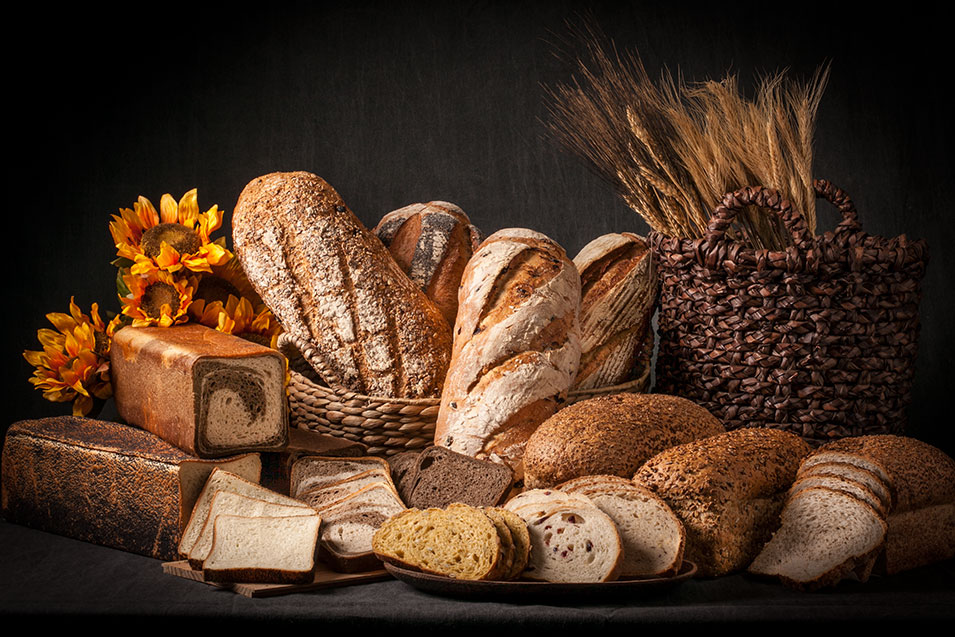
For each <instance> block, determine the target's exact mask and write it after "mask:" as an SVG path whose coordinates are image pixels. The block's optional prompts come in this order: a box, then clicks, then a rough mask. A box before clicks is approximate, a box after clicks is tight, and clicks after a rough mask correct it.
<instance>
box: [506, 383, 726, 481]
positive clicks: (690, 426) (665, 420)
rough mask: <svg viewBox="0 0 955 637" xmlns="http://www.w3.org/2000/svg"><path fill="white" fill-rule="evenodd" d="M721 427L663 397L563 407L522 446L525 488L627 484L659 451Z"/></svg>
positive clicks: (694, 408)
mask: <svg viewBox="0 0 955 637" xmlns="http://www.w3.org/2000/svg"><path fill="white" fill-rule="evenodd" d="M723 432H724V429H723V426H722V425H721V424H720V421H719V420H717V419H716V418H715V417H714V416H713V415H712V414H711V413H710V412H708V411H707V410H706V409H704V408H703V407H700V406H699V405H696V404H695V403H692V402H690V401H689V400H686V399H685V398H680V397H677V396H667V395H665V394H626V393H624V394H614V395H611V396H601V397H598V398H591V399H590V400H584V401H581V402H579V403H575V404H573V405H570V406H569V407H565V408H564V409H562V410H561V411H559V412H557V414H556V415H554V416H552V417H551V418H549V419H547V420H546V421H545V422H544V423H543V424H542V425H541V426H540V427H538V428H537V430H536V431H535V432H534V434H533V435H532V436H531V437H530V439H529V440H528V441H527V448H526V449H525V450H524V482H525V486H526V487H527V488H529V489H534V488H544V487H552V486H554V485H556V484H559V483H561V482H566V481H567V480H572V479H574V478H578V477H580V476H588V475H598V474H609V475H615V476H620V477H622V478H627V479H630V478H631V477H633V474H634V473H635V472H636V470H637V469H639V468H640V465H642V464H643V463H644V462H646V461H647V460H649V459H650V458H651V457H653V456H654V455H656V454H658V453H660V452H661V451H663V450H664V449H668V448H670V447H673V446H675V445H679V444H683V443H686V442H690V441H692V440H697V439H699V438H705V437H707V436H714V435H716V434H721V433H723Z"/></svg>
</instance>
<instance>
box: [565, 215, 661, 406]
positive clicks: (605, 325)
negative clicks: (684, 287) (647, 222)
mask: <svg viewBox="0 0 955 637" xmlns="http://www.w3.org/2000/svg"><path fill="white" fill-rule="evenodd" d="M574 265H576V266H577V270H578V271H579V272H580V286H581V303H580V343H581V354H580V370H579V371H578V372H577V379H576V381H575V382H574V388H575V389H591V388H594V387H606V386H608V385H617V384H619V383H622V382H625V381H627V380H629V379H630V376H631V375H632V372H633V368H634V365H635V363H636V362H637V360H638V358H639V356H640V350H641V348H642V346H643V344H644V341H645V339H646V336H647V332H648V330H649V329H650V316H651V315H652V314H653V304H654V302H655V299H656V278H655V276H654V271H653V267H652V265H653V259H652V256H651V254H650V250H649V247H648V246H647V242H646V241H645V240H644V239H643V238H642V237H640V236H637V235H635V234H632V233H630V232H624V233H621V234H616V233H612V234H606V235H603V236H600V237H597V238H596V239H594V240H593V241H591V242H590V243H588V244H587V245H586V246H584V247H583V249H582V250H581V251H580V252H579V253H578V254H577V256H576V257H574ZM651 345H652V342H651Z"/></svg>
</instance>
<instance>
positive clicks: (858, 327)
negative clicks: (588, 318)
mask: <svg viewBox="0 0 955 637" xmlns="http://www.w3.org/2000/svg"><path fill="white" fill-rule="evenodd" d="M814 185H815V189H816V194H817V196H818V197H822V198H825V199H827V200H828V201H829V202H831V203H832V204H833V205H835V206H836V207H837V208H838V209H839V211H840V212H841V213H842V221H841V222H840V223H839V224H838V226H837V227H836V229H835V231H834V232H828V233H826V234H824V235H822V236H819V237H813V236H812V235H811V233H810V232H809V230H808V228H807V226H806V222H805V219H803V217H802V216H801V215H800V214H799V213H798V212H797V211H795V210H793V208H792V206H791V205H790V203H789V202H788V201H786V200H785V199H783V198H782V197H781V196H780V195H779V193H777V192H776V191H773V190H768V189H763V188H758V187H753V188H744V189H742V190H739V191H737V192H734V193H730V194H727V195H726V196H725V197H724V199H723V201H722V203H721V204H720V205H719V206H718V207H717V208H716V210H715V212H714V213H713V216H712V218H711V220H710V224H709V227H708V228H707V232H706V235H705V237H704V238H703V239H679V238H673V237H666V236H663V235H661V234H659V233H651V235H650V243H651V246H652V249H653V251H654V257H655V259H656V260H657V265H658V267H659V270H658V272H659V275H660V282H661V295H660V314H659V317H658V321H659V325H658V334H659V337H660V348H659V354H658V359H657V366H656V380H657V386H656V391H659V392H663V393H672V394H678V395H681V396H685V397H687V398H689V399H691V400H695V401H697V402H699V403H700V404H702V405H703V406H705V407H706V408H707V409H709V410H710V411H711V412H712V413H713V414H714V415H716V416H717V417H719V418H720V419H722V420H723V423H724V424H725V425H726V427H727V428H736V427H743V426H764V427H773V428H777V429H784V430H788V431H791V432H793V433H796V434H798V435H800V436H802V437H803V438H805V439H806V440H808V441H809V442H811V443H820V442H825V441H827V440H832V439H834V438H840V437H844V436H856V435H863V434H874V433H901V432H902V431H903V430H904V427H905V413H904V410H905V407H906V406H907V405H908V403H909V402H910V401H911V387H912V376H913V371H914V363H915V356H916V353H917V351H918V333H919V302H920V300H921V279H922V276H923V275H924V272H925V265H926V261H927V247H926V244H925V242H924V241H909V240H907V239H906V238H905V236H904V235H903V236H900V237H896V238H893V239H886V238H883V237H877V236H871V235H868V234H866V233H864V232H863V231H862V228H861V226H860V224H859V219H858V214H857V213H856V209H855V206H854V205H853V203H852V201H851V200H850V199H849V197H848V196H847V195H846V194H845V193H844V192H842V191H841V190H840V189H838V188H836V187H835V186H833V185H832V184H830V183H828V182H826V181H822V180H818V181H816V182H815V184H814ZM746 206H758V207H759V208H763V209H766V210H769V211H771V212H772V213H774V214H776V215H777V216H778V217H779V219H780V220H781V221H782V223H783V225H784V226H785V228H786V229H787V230H788V232H789V234H790V235H791V236H792V239H793V245H792V246H791V247H789V248H787V249H786V250H784V251H769V250H756V249H753V248H750V247H748V246H747V245H746V244H744V243H741V242H738V241H734V240H732V239H730V238H728V237H727V236H726V231H727V230H728V229H729V227H730V226H731V224H732V222H733V220H734V218H735V216H736V215H737V213H738V212H739V211H740V210H742V209H743V208H745V207H746Z"/></svg>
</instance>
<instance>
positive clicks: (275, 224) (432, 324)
mask: <svg viewBox="0 0 955 637" xmlns="http://www.w3.org/2000/svg"><path fill="white" fill-rule="evenodd" d="M232 233H233V239H234V243H235V253H236V256H238V257H239V261H240V263H241V264H242V267H243V269H244V270H245V273H246V275H247V276H248V278H249V281H251V283H252V286H253V287H254V288H255V290H256V292H257V293H258V294H259V295H260V296H261V297H262V299H263V300H264V301H265V302H266V304H267V305H268V306H269V308H270V309H271V310H272V313H273V314H275V316H276V318H278V320H279V322H280V323H281V324H282V327H283V328H284V329H285V330H286V332H288V334H289V336H290V337H291V339H292V340H293V342H295V343H296V345H298V347H299V349H300V350H302V354H303V355H304V356H305V357H306V359H308V360H309V362H310V363H311V364H312V366H313V367H315V369H316V371H318V373H319V374H320V375H321V376H322V378H323V379H324V380H325V382H327V383H329V384H330V385H331V386H332V387H336V388H341V389H347V390H352V391H355V392H359V393H362V394H367V395H374V396H396V397H405V398H424V397H437V396H438V395H439V394H440V392H441V386H442V383H443V382H444V377H445V374H446V373H447V368H448V362H449V360H450V356H451V329H450V326H449V325H448V322H447V321H446V320H445V319H444V317H443V316H441V313H440V312H439V311H438V309H437V308H436V307H435V306H434V304H433V303H431V301H429V300H428V298H427V297H426V296H425V295H424V293H423V292H422V291H421V290H420V289H418V287H417V286H416V285H415V284H414V283H412V282H411V280H410V279H409V278H408V277H407V276H406V275H405V273H404V272H402V271H401V268H400V267H398V264H397V263H395V260H394V259H393V258H392V257H391V254H389V252H388V250H387V249H386V248H385V246H384V245H383V244H382V243H381V241H379V240H378V238H377V237H375V236H374V235H373V234H372V233H371V232H370V231H368V230H367V229H366V228H365V227H364V226H362V224H361V222H360V221H358V219H357V218H356V217H355V215H354V214H352V212H351V211H350V210H349V209H348V207H347V206H346V205H345V202H344V201H342V198H341V197H340V196H339V195H338V193H337V192H335V189H334V188H332V187H331V186H330V185H328V184H327V183H326V182H325V181H324V180H323V179H321V178H320V177H317V176H315V175H312V174H309V173H306V172H295V173H272V174H269V175H265V176H263V177H259V178H258V179H255V180H253V181H252V182H251V183H249V185H247V186H246V187H245V190H243V191H242V194H241V195H240V196H239V201H238V203H237V204H236V207H235V213H234V215H233V218H232Z"/></svg>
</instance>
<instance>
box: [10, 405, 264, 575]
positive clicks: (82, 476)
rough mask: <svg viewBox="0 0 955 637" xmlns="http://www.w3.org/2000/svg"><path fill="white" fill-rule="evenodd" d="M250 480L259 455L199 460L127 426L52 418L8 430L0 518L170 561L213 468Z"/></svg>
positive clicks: (254, 476)
mask: <svg viewBox="0 0 955 637" xmlns="http://www.w3.org/2000/svg"><path fill="white" fill-rule="evenodd" d="M219 467H221V468H225V469H227V470H228V471H231V472H234V473H236V474H239V475H242V476H244V477H245V478H246V479H247V480H258V479H259V473H260V471H261V463H260V462H259V456H258V454H254V453H252V454H243V455H240V456H235V457H232V458H223V459H220V460H200V459H198V458H196V457H194V456H191V455H189V454H187V453H185V452H184V451H182V450H180V449H179V448H177V447H174V446H173V445H170V444H169V443H167V442H165V441H163V440H161V439H160V438H159V437H157V436H155V435H154V434H151V433H149V432H146V431H143V430H141V429H136V428H135V427H129V426H127V425H122V424H119V423H114V422H105V421H101V420H93V419H90V418H75V417H72V416H61V417H57V418H45V419H39V420H25V421H21V422H17V423H14V424H13V425H11V426H10V428H9V429H8V430H7V435H6V441H5V444H4V446H3V470H2V479H0V483H2V489H3V496H2V501H3V517H4V518H5V519H6V520H8V521H10V522H15V523H17V524H24V525H26V526H31V527H34V528H37V529H40V530H43V531H47V532H49V533H56V534H58V535H65V536H67V537H71V538H74V539H77V540H83V541H85V542H91V543H93V544H101V545H103V546H109V547H112V548H116V549H120V550H123V551H129V552H131V553H138V554H140V555H147V556H150V557H154V558H157V559H163V560H172V559H176V557H177V550H176V547H177V545H178V543H179V540H180V536H181V532H182V529H183V527H184V526H186V521H187V520H188V519H189V516H190V514H191V512H192V509H193V506H194V504H195V502H196V500H197V499H198V497H199V493H200V491H201V490H202V488H203V485H204V484H205V482H206V479H207V478H208V477H209V475H210V474H211V473H212V472H213V470H214V469H216V468H219Z"/></svg>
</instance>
